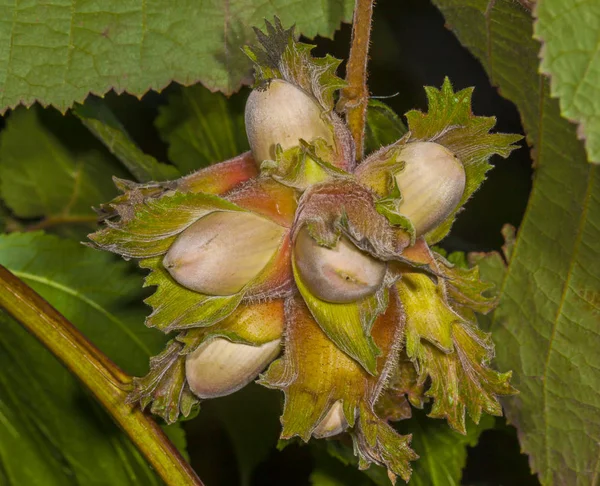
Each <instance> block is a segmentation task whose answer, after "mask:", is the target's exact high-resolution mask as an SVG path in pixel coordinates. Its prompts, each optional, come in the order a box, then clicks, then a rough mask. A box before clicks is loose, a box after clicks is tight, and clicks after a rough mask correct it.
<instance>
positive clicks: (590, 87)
mask: <svg viewBox="0 0 600 486" xmlns="http://www.w3.org/2000/svg"><path fill="white" fill-rule="evenodd" d="M535 15H536V17H537V22H535V24H534V36H535V37H536V38H537V39H539V40H540V41H541V42H542V49H541V59H542V62H541V64H540V71H541V72H543V73H544V74H548V75H550V94H551V96H552V97H557V98H559V99H560V111H561V114H562V115H563V116H564V117H566V118H567V119H569V120H572V121H574V122H575V123H578V124H580V126H579V130H578V135H579V137H580V138H583V140H584V141H585V148H586V150H587V156H588V160H589V161H590V162H594V163H596V164H598V163H600V57H599V56H598V46H599V42H600V41H599V39H598V31H600V8H599V7H598V4H597V2H593V1H587V2H578V1H576V0H539V1H538V6H537V8H536V11H535Z"/></svg>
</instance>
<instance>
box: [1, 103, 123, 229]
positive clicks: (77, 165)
mask: <svg viewBox="0 0 600 486" xmlns="http://www.w3.org/2000/svg"><path fill="white" fill-rule="evenodd" d="M32 141H33V143H32ZM113 174H114V175H117V176H122V175H124V174H125V173H124V172H122V171H120V168H119V167H118V166H116V165H115V164H114V163H113V162H112V161H111V160H110V159H108V158H107V157H106V156H105V155H104V154H102V153H100V152H98V151H94V150H88V151H86V152H82V153H77V152H74V151H71V150H69V148H67V147H66V146H65V145H64V144H63V143H62V142H61V141H60V140H59V139H58V138H57V137H56V136H55V135H54V134H53V133H51V132H50V131H49V130H48V129H47V128H46V127H45V126H44V125H43V124H42V123H41V121H40V120H39V117H38V114H37V110H36V109H29V110H26V109H19V110H16V111H15V112H14V113H12V114H11V116H10V117H9V118H8V120H7V121H6V127H5V129H4V130H3V131H2V133H1V135H0V194H1V196H2V198H3V199H4V203H5V204H6V205H7V206H8V207H9V208H10V209H11V210H12V212H13V213H14V215H15V216H17V217H20V218H44V219H46V220H50V221H54V222H56V223H57V224H60V223H61V222H65V223H73V222H80V223H83V224H87V225H88V228H90V227H93V225H95V221H96V218H95V213H94V211H93V209H92V206H94V205H99V204H100V203H101V202H103V201H105V200H106V197H109V198H110V197H113V196H114V195H115V194H116V190H115V187H114V184H113V182H112V179H111V175H113Z"/></svg>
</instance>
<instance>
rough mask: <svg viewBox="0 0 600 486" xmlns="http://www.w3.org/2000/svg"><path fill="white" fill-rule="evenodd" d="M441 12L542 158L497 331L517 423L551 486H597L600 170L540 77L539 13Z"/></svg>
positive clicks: (509, 408) (499, 9)
mask: <svg viewBox="0 0 600 486" xmlns="http://www.w3.org/2000/svg"><path fill="white" fill-rule="evenodd" d="M436 3H437V4H438V5H440V7H441V8H442V11H443V12H444V14H445V16H446V20H447V22H448V24H449V25H450V26H451V27H452V28H453V30H454V31H455V32H456V34H457V35H458V37H459V39H460V40H461V41H462V42H463V43H464V44H465V45H467V47H469V49H471V50H472V52H473V53H474V54H475V55H476V56H477V57H478V58H479V59H480V60H481V61H482V63H483V65H484V67H485V68H486V70H487V71H488V73H489V74H490V76H491V79H492V82H493V83H494V84H496V85H498V86H499V87H500V88H501V92H502V94H503V95H504V96H506V97H507V98H508V99H510V100H512V101H514V102H515V103H516V104H517V106H518V108H519V110H520V112H521V116H522V120H523V126H524V128H525V131H526V133H527V137H528V140H529V142H530V143H531V144H533V148H534V151H533V158H534V166H535V167H536V174H535V180H534V185H533V190H532V193H531V198H530V200H529V205H528V208H527V212H526V214H525V218H524V220H523V223H522V225H521V228H520V229H519V234H518V238H517V241H516V243H515V246H514V249H513V250H512V256H511V259H510V266H509V269H508V273H507V276H506V279H505V280H504V284H503V288H502V295H501V300H500V305H499V307H498V310H497V311H496V312H495V314H494V321H493V323H492V333H493V336H494V340H495V341H496V343H497V346H496V349H497V357H496V360H497V363H498V365H499V366H501V367H503V368H510V369H513V370H514V383H515V386H516V387H517V388H518V389H519V390H520V395H519V396H518V397H516V398H511V399H507V400H506V401H505V405H506V414H507V417H508V419H509V421H510V422H511V423H513V424H515V425H516V426H517V428H518V429H519V438H520V441H521V447H522V448H523V450H524V451H525V452H527V453H528V454H529V455H530V457H531V463H530V464H531V466H532V469H533V470H534V471H535V472H536V473H537V474H538V475H539V477H540V479H541V481H542V483H543V484H591V483H593V482H594V481H596V480H597V474H598V470H599V467H600V466H599V463H598V457H599V456H600V446H599V444H600V413H598V409H600V392H599V390H600V373H599V372H598V370H599V369H600V354H598V349H599V347H600V332H599V331H598V315H599V312H598V311H599V307H600V299H599V295H600V259H598V253H599V251H600V247H599V242H600V233H599V228H600V198H599V195H600V171H599V168H598V166H596V165H591V164H588V163H587V159H586V154H585V150H584V148H583V145H582V143H581V142H580V141H578V140H577V133H576V129H575V127H574V126H573V125H572V124H570V123H569V122H568V121H567V120H565V119H564V118H562V117H561V116H560V110H559V106H558V102H557V101H556V100H553V99H551V97H550V93H549V88H548V84H547V82H546V81H545V79H544V78H540V76H539V75H538V72H537V54H538V52H539V48H540V46H539V43H537V42H536V41H534V40H532V39H531V34H532V21H531V18H530V16H529V14H527V13H526V12H525V11H523V10H522V9H521V8H520V7H519V6H518V5H517V4H515V3H514V2H511V1H508V0H503V1H497V2H496V3H495V4H494V5H493V7H492V8H489V5H488V3H489V2H487V1H486V0H481V1H479V0H477V1H472V2H471V3H470V6H469V7H468V8H465V7H464V3H463V2H460V1H457V0H436ZM507 59H513V60H516V59H518V60H519V61H518V62H509V63H507V62H506V60H507Z"/></svg>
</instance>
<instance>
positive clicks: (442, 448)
mask: <svg viewBox="0 0 600 486" xmlns="http://www.w3.org/2000/svg"><path fill="white" fill-rule="evenodd" d="M494 422H495V420H494V418H493V417H490V416H489V415H485V416H483V417H482V418H481V421H480V422H479V424H478V425H475V424H474V423H473V422H471V421H469V423H468V424H467V427H466V435H462V434H458V433H456V432H455V431H454V430H452V429H450V428H449V427H448V426H447V425H446V424H445V423H444V422H442V421H440V420H431V419H430V418H427V416H426V415H425V414H424V413H423V412H416V413H415V414H414V416H413V417H412V418H411V419H410V420H406V421H403V422H401V423H400V424H398V429H399V430H400V432H401V433H410V434H412V436H413V441H412V446H413V448H414V450H415V452H416V453H417V454H419V456H421V457H423V458H428V457H429V458H432V460H421V461H416V462H415V463H414V469H413V473H412V476H411V478H410V483H409V484H410V485H411V486H435V485H442V484H443V485H444V486H459V485H461V484H462V482H461V478H462V470H463V468H464V467H465V465H466V463H467V452H468V447H473V446H475V445H476V444H477V442H478V440H479V436H480V435H481V434H482V432H484V431H485V430H488V429H491V428H493V427H494Z"/></svg>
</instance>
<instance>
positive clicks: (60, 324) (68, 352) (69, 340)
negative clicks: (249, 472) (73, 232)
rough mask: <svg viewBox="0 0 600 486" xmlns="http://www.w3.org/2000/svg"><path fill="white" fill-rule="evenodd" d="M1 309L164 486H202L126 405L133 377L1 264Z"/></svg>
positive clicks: (159, 434) (151, 425)
mask: <svg viewBox="0 0 600 486" xmlns="http://www.w3.org/2000/svg"><path fill="white" fill-rule="evenodd" d="M0 307H1V308H4V309H5V310H6V311H7V312H8V313H9V314H10V315H11V316H13V317H14V318H15V319H16V320H17V321H18V322H19V323H21V325H22V326H23V327H24V328H26V329H27V330H28V331H29V332H30V333H31V334H33V335H34V336H35V337H36V338H37V339H38V340H39V341H40V342H41V343H42V344H43V345H44V346H45V347H46V348H47V349H48V350H50V351H51V352H52V353H53V354H54V355H55V356H56V357H57V358H58V359H59V360H60V361H61V362H62V363H63V364H64V365H65V366H66V367H67V369H68V370H69V371H70V372H71V373H73V374H74V375H75V376H77V378H79V380H81V382H82V383H83V384H84V385H85V386H86V387H87V388H88V389H89V390H90V391H91V392H92V393H93V395H94V396H95V397H96V399H97V400H98V401H99V402H100V403H101V404H102V405H103V406H104V408H105V409H106V410H107V411H108V413H109V414H110V415H111V416H112V417H113V419H114V420H115V422H117V424H119V425H120V426H121V428H122V429H123V430H124V431H125V433H126V434H127V435H128V436H129V438H130V439H131V441H132V442H133V443H134V444H135V445H136V447H137V448H138V449H139V451H140V452H141V453H142V454H143V455H144V457H145V458H146V460H147V461H148V463H149V464H150V465H151V466H152V467H153V468H154V470H155V471H156V472H157V473H158V475H159V476H160V477H161V478H162V479H163V480H164V482H165V483H166V484H167V485H173V486H175V485H177V486H182V485H197V486H202V481H200V479H199V478H198V476H197V475H196V473H195V472H194V470H193V469H192V468H191V467H190V465H189V464H188V463H187V462H186V461H185V459H183V457H181V455H180V454H179V452H178V451H177V449H176V448H175V447H174V446H173V444H172V443H171V442H170V441H169V439H168V438H167V436H166V435H165V434H164V432H163V431H162V430H161V428H160V427H159V426H158V425H157V423H156V422H155V421H154V420H153V419H152V418H151V417H150V416H149V415H147V414H145V413H144V412H142V411H141V410H140V409H139V408H137V407H136V406H135V405H132V404H128V403H126V401H125V399H126V397H127V393H128V391H129V389H130V388H131V377H130V376H129V375H127V374H126V373H124V372H123V371H122V370H121V369H120V368H119V367H118V366H117V365H116V364H114V363H113V362H112V361H111V360H110V359H108V358H107V357H106V355H104V354H103V353H102V352H101V351H100V350H99V349H98V348H96V346H94V345H93V344H92V343H91V342H90V341H88V339H87V338H86V337H85V336H84V335H83V334H81V333H80V332H79V331H78V330H77V328H76V327H75V326H74V325H73V324H71V323H70V322H69V321H67V319H65V317H64V316H63V315H62V314H60V313H59V312H58V311H57V310H56V309H54V307H52V306H51V305H50V304H48V302H46V301H45V300H44V299H43V298H42V297H41V296H40V295H38V294H37V293H36V292H35V291H34V290H33V289H32V288H31V287H29V286H28V285H27V284H25V283H24V282H23V281H22V280H20V279H19V278H17V277H15V276H14V275H13V274H12V273H10V272H9V271H8V270H7V269H6V268H4V267H3V266H1V265H0Z"/></svg>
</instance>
